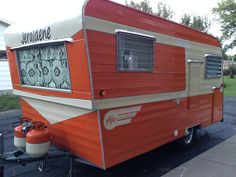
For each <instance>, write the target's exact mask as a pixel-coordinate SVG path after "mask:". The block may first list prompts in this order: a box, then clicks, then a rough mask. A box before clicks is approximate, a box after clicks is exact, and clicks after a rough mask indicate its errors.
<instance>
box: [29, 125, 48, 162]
mask: <svg viewBox="0 0 236 177" xmlns="http://www.w3.org/2000/svg"><path fill="white" fill-rule="evenodd" d="M33 125H34V128H33V129H31V130H30V131H29V132H28V133H27V134H26V153H27V154H29V155H30V156H31V157H43V156H44V155H46V154H47V153H48V151H49V148H50V136H49V132H48V128H46V127H45V125H44V124H43V123H42V122H33Z"/></svg>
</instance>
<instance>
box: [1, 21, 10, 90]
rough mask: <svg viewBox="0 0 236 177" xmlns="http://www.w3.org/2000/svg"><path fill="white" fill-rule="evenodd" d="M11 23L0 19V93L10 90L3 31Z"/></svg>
mask: <svg viewBox="0 0 236 177" xmlns="http://www.w3.org/2000/svg"><path fill="white" fill-rule="evenodd" d="M10 24H11V23H9V22H7V21H6V20H3V19H0V92H1V91H7V90H11V89H12V84H11V77H10V72H9V66H8V61H7V56H6V48H5V43H4V37H3V34H4V31H5V29H6V28H7V27H8V26H9V25H10Z"/></svg>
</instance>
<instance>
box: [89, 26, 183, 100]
mask: <svg viewBox="0 0 236 177" xmlns="http://www.w3.org/2000/svg"><path fill="white" fill-rule="evenodd" d="M87 37H88V44H89V51H90V60H91V68H92V77H93V87H94V97H95V99H103V98H114V97H124V96H135V95H143V94H151V93H163V92H175V91H181V90H185V83H186V82H185V77H186V76H185V49H184V48H182V47H176V46H170V45H163V44H159V43H157V44H156V45H155V49H154V50H155V51H154V68H153V72H118V71H117V61H116V36H115V35H112V34H107V33H102V32H96V31H91V30H88V31H87ZM101 90H105V91H106V95H105V96H104V97H101V96H100V94H99V93H100V91H101Z"/></svg>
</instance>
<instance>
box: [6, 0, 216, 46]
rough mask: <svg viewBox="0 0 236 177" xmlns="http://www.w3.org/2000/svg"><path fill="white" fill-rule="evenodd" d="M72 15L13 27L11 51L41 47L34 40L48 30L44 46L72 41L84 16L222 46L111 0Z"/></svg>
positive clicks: (87, 4) (95, 0)
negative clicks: (29, 45)
mask: <svg viewBox="0 0 236 177" xmlns="http://www.w3.org/2000/svg"><path fill="white" fill-rule="evenodd" d="M79 7H80V8H79ZM82 7H83V8H82ZM70 11H71V12H72V13H70V14H67V13H64V14H63V17H62V16H61V15H59V16H60V18H57V19H53V20H52V19H51V18H49V19H44V21H42V22H39V21H37V20H34V18H33V17H30V19H32V20H33V22H32V20H31V21H30V20H28V21H27V23H25V24H23V23H22V24H16V25H11V26H10V27H9V28H7V30H6V31H5V43H6V45H7V46H8V47H11V48H15V47H22V46H24V45H27V40H28V41H30V43H31V44H34V43H38V42H39V41H38V40H35V38H36V39H37V38H39V36H38V35H39V33H42V31H43V32H45V33H47V31H48V30H49V31H50V39H49V38H47V36H46V37H45V39H43V40H45V42H47V41H48V40H58V39H64V38H71V37H72V36H73V35H74V34H76V33H77V32H79V31H80V30H81V29H82V28H83V22H82V21H83V20H84V19H83V15H85V16H90V17H93V18H95V19H101V20H105V21H110V22H113V23H116V24H122V25H125V26H130V27H134V28H137V29H142V30H146V31H151V32H155V33H160V34H164V35H168V36H173V37H177V38H181V39H185V40H189V41H193V42H198V43H203V44H207V45H213V46H217V47H219V46H220V43H219V42H218V40H217V39H216V38H214V37H213V36H210V35H208V34H206V33H202V32H200V31H197V30H194V29H192V28H188V27H186V26H184V25H181V24H178V23H175V22H173V21H170V20H166V19H163V18H160V17H157V16H154V15H151V14H147V13H145V12H141V11H139V10H136V9H133V8H130V7H127V6H124V5H121V4H118V3H115V2H112V1H109V0H80V1H78V4H76V5H72V6H71V10H70ZM58 13H59V14H62V13H63V12H56V11H53V16H54V17H57V14H58ZM101 25H102V24H101ZM48 28H49V29H48ZM85 28H86V26H85ZM40 30H41V31H40ZM22 41H23V42H22ZM24 41H25V42H24Z"/></svg>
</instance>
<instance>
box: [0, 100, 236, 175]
mask: <svg viewBox="0 0 236 177" xmlns="http://www.w3.org/2000/svg"><path fill="white" fill-rule="evenodd" d="M20 116H21V111H19V110H16V111H8V112H3V113H0V132H1V133H3V134H4V137H5V150H6V151H12V150H14V146H13V128H12V122H14V121H17V120H18V119H19V117H20ZM224 119H225V121H224V122H223V123H221V122H220V123H216V124H214V125H211V126H209V127H207V128H204V129H202V130H198V131H197V140H196V141H195V142H194V144H193V146H192V147H190V148H189V149H186V150H179V149H178V148H176V145H175V143H170V144H167V145H164V146H162V147H160V148H157V149H155V150H153V151H151V152H148V153H145V154H143V155H140V156H138V157H135V158H133V159H131V160H128V161H126V162H124V163H121V164H119V165H116V166H114V167H112V168H110V169H107V170H106V171H104V170H100V169H97V168H95V167H91V166H88V165H83V164H80V163H77V162H74V163H73V171H74V176H76V177H80V176H81V177H144V176H145V177H160V176H163V175H167V176H165V177H172V176H168V175H171V174H173V175H174V176H181V174H183V175H184V176H182V177H190V176H186V175H187V174H188V173H189V172H191V171H189V169H191V164H192V163H193V162H192V161H193V160H195V159H196V163H201V162H200V161H199V159H200V160H201V159H202V158H205V157H204V153H207V152H208V151H211V150H212V151H213V154H214V153H216V152H215V150H214V148H218V149H221V146H224V143H225V142H226V143H228V144H229V143H231V144H233V143H232V141H233V140H234V139H236V138H235V137H234V135H236V97H226V98H225V99H224ZM229 138H232V139H229ZM225 140H226V141H225ZM235 142H236V141H235ZM222 143H223V145H222ZM218 146H219V147H218ZM227 147H228V146H227ZM235 147H236V146H235ZM235 149H236V148H235ZM228 150H229V149H228ZM228 150H227V151H228ZM222 151H223V150H222ZM222 151H220V153H221V154H222V153H224V151H223V152H222ZM235 154H236V153H235ZM227 155H228V156H229V157H231V156H230V152H229V153H228V154H227ZM228 156H227V157H228ZM207 157H208V158H210V157H209V156H207ZM232 157H235V156H232ZM219 159H224V156H223V155H222V156H220V157H219V158H218V160H219ZM186 164H187V165H188V166H186ZM202 164H203V163H202ZM38 165H39V162H35V163H31V164H28V165H26V166H21V165H16V166H15V165H8V166H6V167H5V175H4V176H5V177H13V176H15V177H66V176H67V175H68V168H69V159H68V158H67V157H62V158H57V159H51V160H49V161H48V165H47V167H46V168H45V170H44V171H43V172H40V171H39V170H38ZM235 165H236V164H235ZM203 166H204V165H203ZM182 167H183V168H182ZM185 167H187V170H186V168H185ZM213 167H214V166H212V170H214V169H215V167H214V168H213ZM176 169H177V172H180V174H179V173H176V174H175V173H174V172H173V171H174V170H176ZM178 169H181V170H182V171H181V170H179V171H178ZM209 169H210V167H209ZM183 170H184V173H182V172H183ZM193 170H194V169H193ZM199 170H204V168H202V169H201V166H199ZM175 172H176V171H175ZM190 174H192V173H190ZM235 174H236V173H235ZM195 176H198V175H195ZM235 176H236V175H235ZM199 177H200V176H199ZM204 177H208V176H204ZM229 177H232V176H229Z"/></svg>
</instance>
